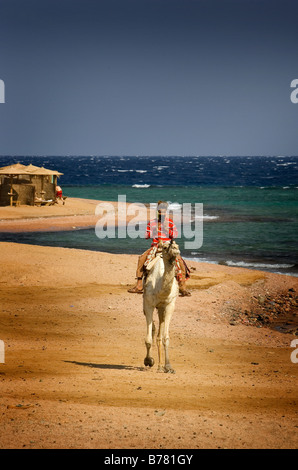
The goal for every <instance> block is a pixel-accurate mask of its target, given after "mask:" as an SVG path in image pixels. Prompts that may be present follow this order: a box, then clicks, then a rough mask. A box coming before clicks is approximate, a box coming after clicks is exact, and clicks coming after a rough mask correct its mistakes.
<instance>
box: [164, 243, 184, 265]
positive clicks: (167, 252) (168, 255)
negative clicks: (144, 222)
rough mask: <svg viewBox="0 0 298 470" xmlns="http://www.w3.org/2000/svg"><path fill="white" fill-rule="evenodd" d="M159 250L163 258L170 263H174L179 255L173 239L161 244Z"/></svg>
mask: <svg viewBox="0 0 298 470" xmlns="http://www.w3.org/2000/svg"><path fill="white" fill-rule="evenodd" d="M161 248H162V254H163V257H164V258H165V259H167V260H168V261H170V262H171V263H174V262H175V260H176V258H177V256H179V255H180V250H179V246H178V245H177V243H176V242H175V241H174V240H173V239H172V240H171V241H170V242H165V243H163V244H162V247H161Z"/></svg>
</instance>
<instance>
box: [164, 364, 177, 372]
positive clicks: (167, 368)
mask: <svg viewBox="0 0 298 470" xmlns="http://www.w3.org/2000/svg"><path fill="white" fill-rule="evenodd" d="M164 372H166V373H167V374H175V371H174V369H172V367H171V366H165V367H164Z"/></svg>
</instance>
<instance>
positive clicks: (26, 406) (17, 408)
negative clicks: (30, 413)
mask: <svg viewBox="0 0 298 470" xmlns="http://www.w3.org/2000/svg"><path fill="white" fill-rule="evenodd" d="M32 406H34V405H30V404H29V405H22V404H21V403H19V404H18V405H7V409H8V410H10V409H14V410H20V409H21V410H27V409H28V408H31V407H32Z"/></svg>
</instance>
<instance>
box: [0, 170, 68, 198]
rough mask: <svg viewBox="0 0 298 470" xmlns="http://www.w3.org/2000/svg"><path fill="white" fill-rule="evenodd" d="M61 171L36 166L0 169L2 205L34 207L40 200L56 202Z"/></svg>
mask: <svg viewBox="0 0 298 470" xmlns="http://www.w3.org/2000/svg"><path fill="white" fill-rule="evenodd" d="M61 175H63V173H60V172H59V171H54V170H48V169H46V168H43V167H38V166H35V165H32V164H30V165H27V166H26V165H22V164H21V163H16V164H15V165H8V166H5V167H2V168H0V205H1V206H7V205H11V206H12V205H14V204H15V205H19V204H26V205H34V203H35V201H36V200H37V199H39V200H42V201H44V200H53V201H54V200H55V198H56V186H57V178H58V177H59V176H61Z"/></svg>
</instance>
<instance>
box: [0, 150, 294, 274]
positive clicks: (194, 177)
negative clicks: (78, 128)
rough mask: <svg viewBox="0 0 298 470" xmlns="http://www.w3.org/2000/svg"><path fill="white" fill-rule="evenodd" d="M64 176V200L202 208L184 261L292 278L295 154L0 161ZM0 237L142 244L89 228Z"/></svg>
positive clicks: (103, 247) (79, 244)
mask: <svg viewBox="0 0 298 470" xmlns="http://www.w3.org/2000/svg"><path fill="white" fill-rule="evenodd" d="M17 161H19V162H21V163H24V164H28V163H31V162H32V163H33V164H35V165H38V166H45V167H46V168H52V169H56V170H58V171H61V172H62V173H64V175H63V176H62V177H61V178H60V182H59V184H60V185H61V186H62V187H63V191H64V194H65V195H68V196H71V197H83V198H90V199H99V200H117V198H118V196H119V195H125V196H126V200H127V202H143V203H155V202H157V201H158V200H159V199H163V200H167V201H169V202H170V203H171V204H172V207H178V208H179V206H180V205H182V204H183V203H186V202H187V203H191V204H193V205H194V203H203V209H204V210H203V213H204V222H203V245H202V247H200V248H199V249H198V250H191V249H190V250H186V249H185V248H184V242H185V239H184V238H183V237H182V238H181V239H180V241H179V244H180V248H181V249H182V254H183V256H184V257H186V258H193V259H196V260H200V261H207V262H215V263H218V262H220V263H226V264H228V265H231V266H243V267H248V268H256V269H262V270H268V271H273V272H280V273H285V274H291V275H298V244H297V234H298V204H297V203H298V157H286V156H279V157H229V158H228V157H174V156H173V157H107V156H106V157H96V156H91V157H71V156H61V157H34V158H33V157H14V158H11V157H0V166H4V165H8V164H11V163H15V162H17ZM0 240H13V241H18V242H22V243H36V244H45V245H54V246H66V247H73V248H82V249H89V250H99V251H110V252H115V253H141V252H142V251H144V250H145V249H146V248H147V247H148V241H146V240H143V239H137V240H131V239H117V238H115V239H105V240H99V239H98V238H97V237H96V235H95V231H94V229H92V230H77V231H74V232H59V233H55V234H53V233H38V234H35V233H33V234H32V233H31V234H30V233H26V234H0Z"/></svg>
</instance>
